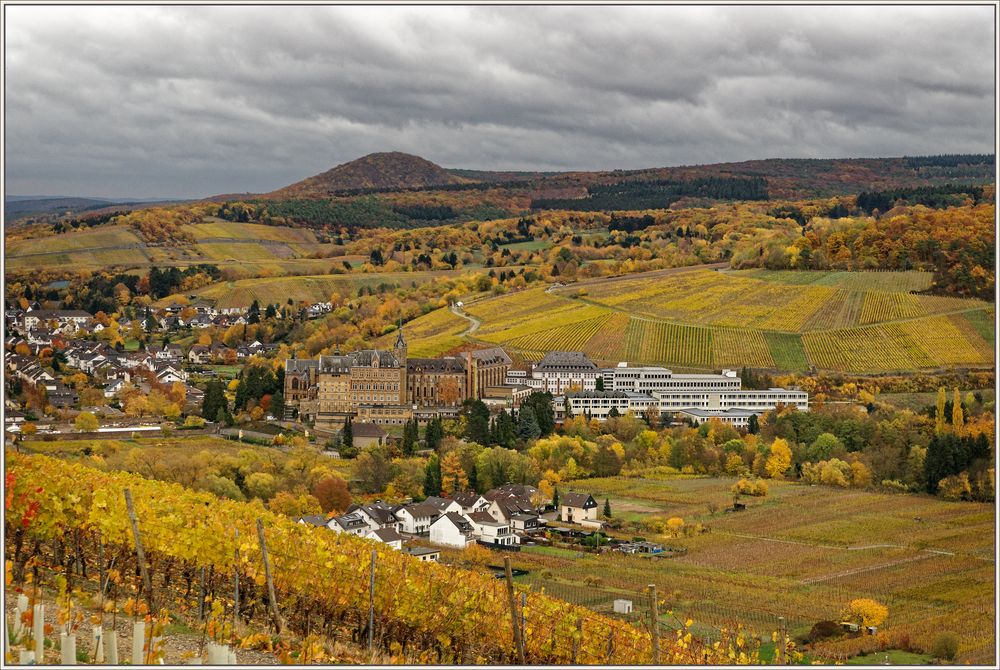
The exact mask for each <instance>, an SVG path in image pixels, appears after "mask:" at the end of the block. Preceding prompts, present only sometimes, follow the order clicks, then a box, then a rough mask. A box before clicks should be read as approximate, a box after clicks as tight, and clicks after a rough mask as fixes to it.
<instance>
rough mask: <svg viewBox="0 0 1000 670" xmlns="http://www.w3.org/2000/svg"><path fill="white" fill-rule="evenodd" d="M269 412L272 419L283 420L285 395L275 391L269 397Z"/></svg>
mask: <svg viewBox="0 0 1000 670" xmlns="http://www.w3.org/2000/svg"><path fill="white" fill-rule="evenodd" d="M270 411H271V414H272V415H273V416H274V418H275V419H277V420H278V421H281V420H282V419H284V418H285V394H284V393H282V392H281V391H276V392H275V393H274V394H273V395H272V396H271V406H270Z"/></svg>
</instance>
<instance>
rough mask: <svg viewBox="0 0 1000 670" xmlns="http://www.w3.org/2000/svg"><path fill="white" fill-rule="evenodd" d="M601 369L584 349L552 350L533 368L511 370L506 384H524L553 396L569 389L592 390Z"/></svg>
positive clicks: (533, 365)
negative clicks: (588, 356)
mask: <svg viewBox="0 0 1000 670" xmlns="http://www.w3.org/2000/svg"><path fill="white" fill-rule="evenodd" d="M600 376H601V370H600V369H598V367H597V365H596V364H595V363H594V362H593V361H591V360H590V359H589V358H587V356H586V354H584V353H583V352H582V351H550V352H549V353H547V354H545V357H544V358H542V360H540V361H539V362H538V363H534V364H532V366H531V369H530V370H508V371H507V377H506V379H505V383H506V384H507V385H512V386H516V385H524V386H527V387H529V388H531V389H532V390H533V391H541V392H545V391H548V392H549V393H552V394H553V395H558V394H561V393H565V392H566V391H568V390H570V389H581V390H583V391H593V390H594V389H595V388H597V378H598V377H600Z"/></svg>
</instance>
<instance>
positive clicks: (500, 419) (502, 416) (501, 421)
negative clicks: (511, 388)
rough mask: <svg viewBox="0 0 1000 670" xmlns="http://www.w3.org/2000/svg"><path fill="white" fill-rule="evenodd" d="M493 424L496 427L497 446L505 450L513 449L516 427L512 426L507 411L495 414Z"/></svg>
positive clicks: (511, 418)
mask: <svg viewBox="0 0 1000 670" xmlns="http://www.w3.org/2000/svg"><path fill="white" fill-rule="evenodd" d="M494 423H495V425H496V432H497V444H499V445H500V446H501V447H506V448H507V449H513V448H514V445H515V444H516V443H517V426H516V425H515V424H514V419H513V417H511V415H510V414H508V413H507V410H504V409H502V410H500V413H499V414H497V418H496V421H495V422H494Z"/></svg>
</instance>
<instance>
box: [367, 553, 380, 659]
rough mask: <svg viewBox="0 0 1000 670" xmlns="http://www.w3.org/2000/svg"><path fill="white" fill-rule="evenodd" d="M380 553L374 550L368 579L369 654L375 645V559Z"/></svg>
mask: <svg viewBox="0 0 1000 670" xmlns="http://www.w3.org/2000/svg"><path fill="white" fill-rule="evenodd" d="M377 555H378V552H377V551H375V550H374V549H372V565H371V569H370V570H369V578H368V653H371V651H372V648H373V646H374V644H375V557H376V556H377Z"/></svg>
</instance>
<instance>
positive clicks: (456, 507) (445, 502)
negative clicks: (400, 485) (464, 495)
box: [423, 496, 462, 515]
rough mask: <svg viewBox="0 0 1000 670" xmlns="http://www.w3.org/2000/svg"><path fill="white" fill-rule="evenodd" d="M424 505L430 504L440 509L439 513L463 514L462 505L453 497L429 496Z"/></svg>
mask: <svg viewBox="0 0 1000 670" xmlns="http://www.w3.org/2000/svg"><path fill="white" fill-rule="evenodd" d="M423 504H424V505H430V506H431V507H433V508H434V509H436V510H437V511H438V514H439V515H440V514H450V513H454V514H462V505H461V504H459V502H458V501H457V500H453V499H451V498H441V497H438V496H428V497H427V498H426V499H425V500H424V502H423Z"/></svg>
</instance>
